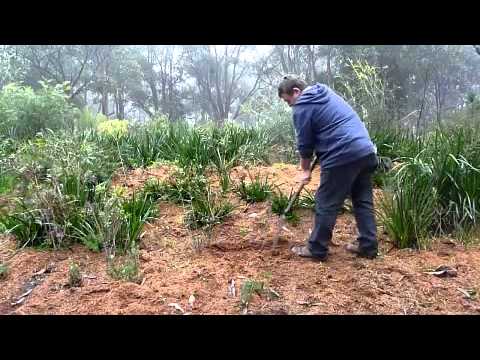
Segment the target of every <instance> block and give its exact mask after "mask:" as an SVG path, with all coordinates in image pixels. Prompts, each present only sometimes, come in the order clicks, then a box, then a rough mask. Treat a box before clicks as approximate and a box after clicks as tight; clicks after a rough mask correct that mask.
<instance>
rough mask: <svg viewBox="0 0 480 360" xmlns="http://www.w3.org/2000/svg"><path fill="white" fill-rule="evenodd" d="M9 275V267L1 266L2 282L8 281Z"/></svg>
mask: <svg viewBox="0 0 480 360" xmlns="http://www.w3.org/2000/svg"><path fill="white" fill-rule="evenodd" d="M7 275H8V265H7V264H0V280H3V279H6V278H7Z"/></svg>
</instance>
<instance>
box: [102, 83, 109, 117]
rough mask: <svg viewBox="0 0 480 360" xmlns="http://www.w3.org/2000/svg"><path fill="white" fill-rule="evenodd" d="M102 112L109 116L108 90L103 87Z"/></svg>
mask: <svg viewBox="0 0 480 360" xmlns="http://www.w3.org/2000/svg"><path fill="white" fill-rule="evenodd" d="M102 114H103V115H105V116H108V92H107V91H106V90H105V89H102Z"/></svg>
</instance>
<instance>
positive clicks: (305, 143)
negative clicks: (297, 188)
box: [293, 111, 315, 184]
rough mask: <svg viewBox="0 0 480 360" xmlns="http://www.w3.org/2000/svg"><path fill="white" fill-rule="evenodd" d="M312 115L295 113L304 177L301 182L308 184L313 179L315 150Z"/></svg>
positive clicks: (294, 119)
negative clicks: (311, 168)
mask: <svg viewBox="0 0 480 360" xmlns="http://www.w3.org/2000/svg"><path fill="white" fill-rule="evenodd" d="M311 121H312V120H311V114H310V113H309V112H306V111H295V112H294V114H293V122H294V125H295V131H296V134H297V148H298V152H299V153H300V168H301V169H302V175H301V177H300V181H302V182H303V183H304V184H308V183H309V182H310V179H311V175H312V174H311V172H310V164H311V158H312V155H313V150H314V148H315V144H314V134H313V129H312V123H311Z"/></svg>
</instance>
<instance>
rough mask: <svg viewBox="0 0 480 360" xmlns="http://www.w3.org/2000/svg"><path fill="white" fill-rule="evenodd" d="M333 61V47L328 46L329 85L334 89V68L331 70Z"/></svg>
mask: <svg viewBox="0 0 480 360" xmlns="http://www.w3.org/2000/svg"><path fill="white" fill-rule="evenodd" d="M331 61H332V46H331V45H329V46H328V53H327V85H328V86H329V87H332V68H331Z"/></svg>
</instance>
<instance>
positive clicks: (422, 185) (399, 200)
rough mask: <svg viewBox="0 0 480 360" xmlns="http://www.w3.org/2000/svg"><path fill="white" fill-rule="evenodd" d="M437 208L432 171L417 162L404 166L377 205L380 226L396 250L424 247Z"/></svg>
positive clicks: (413, 160) (427, 242)
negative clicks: (382, 225)
mask: <svg viewBox="0 0 480 360" xmlns="http://www.w3.org/2000/svg"><path fill="white" fill-rule="evenodd" d="M402 175H404V176H402ZM436 205H437V191H436V188H435V184H434V181H433V179H432V177H431V168H430V167H429V166H428V164H425V163H424V162H422V161H421V160H420V159H418V158H415V159H412V160H411V161H410V162H408V163H406V164H405V165H404V167H403V168H402V172H401V173H400V174H399V175H397V177H396V179H395V180H394V181H393V183H392V184H391V185H390V188H389V189H387V191H386V192H385V194H384V198H383V200H382V202H381V204H380V208H381V213H380V215H381V218H382V220H383V224H384V226H385V228H386V230H387V232H388V233H389V235H390V237H391V238H392V240H393V241H394V244H395V245H396V246H397V247H399V248H406V247H414V248H425V247H427V246H428V245H429V240H428V235H429V232H430V230H431V228H432V224H433V222H434V216H435V213H436Z"/></svg>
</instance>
